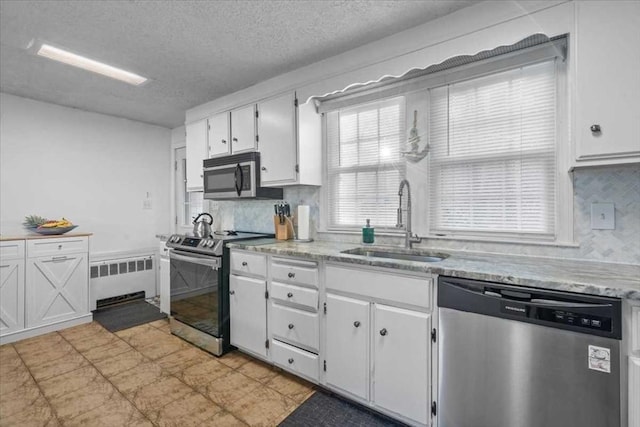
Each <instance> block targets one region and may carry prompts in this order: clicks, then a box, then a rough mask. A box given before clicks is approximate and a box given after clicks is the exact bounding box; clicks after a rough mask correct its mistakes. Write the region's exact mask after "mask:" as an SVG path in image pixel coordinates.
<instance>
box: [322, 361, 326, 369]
mask: <svg viewBox="0 0 640 427" xmlns="http://www.w3.org/2000/svg"><path fill="white" fill-rule="evenodd" d="M322 370H323V371H325V372H327V361H326V360H325V361H324V363H323V364H322Z"/></svg>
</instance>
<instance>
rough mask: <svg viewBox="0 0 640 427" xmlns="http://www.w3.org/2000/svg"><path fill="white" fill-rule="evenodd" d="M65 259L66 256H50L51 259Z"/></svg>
mask: <svg viewBox="0 0 640 427" xmlns="http://www.w3.org/2000/svg"><path fill="white" fill-rule="evenodd" d="M65 259H67V257H66V256H54V257H51V261H64V260H65Z"/></svg>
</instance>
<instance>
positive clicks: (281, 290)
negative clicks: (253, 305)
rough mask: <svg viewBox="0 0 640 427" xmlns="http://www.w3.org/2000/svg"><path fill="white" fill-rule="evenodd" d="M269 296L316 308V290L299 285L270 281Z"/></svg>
mask: <svg viewBox="0 0 640 427" xmlns="http://www.w3.org/2000/svg"><path fill="white" fill-rule="evenodd" d="M270 295H271V298H273V299H275V300H280V301H285V302H288V303H291V304H296V305H300V306H303V307H307V308H310V309H313V310H318V291H317V290H315V289H309V288H302V287H300V286H294V285H285V284H284V283H276V282H271V291H270Z"/></svg>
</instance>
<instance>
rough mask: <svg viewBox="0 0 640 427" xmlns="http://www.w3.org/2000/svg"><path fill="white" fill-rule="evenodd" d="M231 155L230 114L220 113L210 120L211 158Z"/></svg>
mask: <svg viewBox="0 0 640 427" xmlns="http://www.w3.org/2000/svg"><path fill="white" fill-rule="evenodd" d="M230 153H231V143H230V142H229V113H220V114H216V115H215V116H213V117H211V118H209V157H217V156H224V155H227V154H230Z"/></svg>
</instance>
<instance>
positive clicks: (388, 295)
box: [325, 265, 433, 308]
mask: <svg viewBox="0 0 640 427" xmlns="http://www.w3.org/2000/svg"><path fill="white" fill-rule="evenodd" d="M325 283H326V287H327V290H333V291H338V292H343V293H344V292H347V293H351V294H357V295H363V296H367V297H369V298H374V299H377V300H382V301H386V302H395V303H400V304H406V305H410V306H416V307H422V308H429V307H431V289H432V287H433V280H432V279H431V278H428V277H416V276H408V275H404V274H395V273H387V272H384V271H378V270H374V269H365V268H352V267H342V266H337V265H328V266H327V269H326V282H325Z"/></svg>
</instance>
